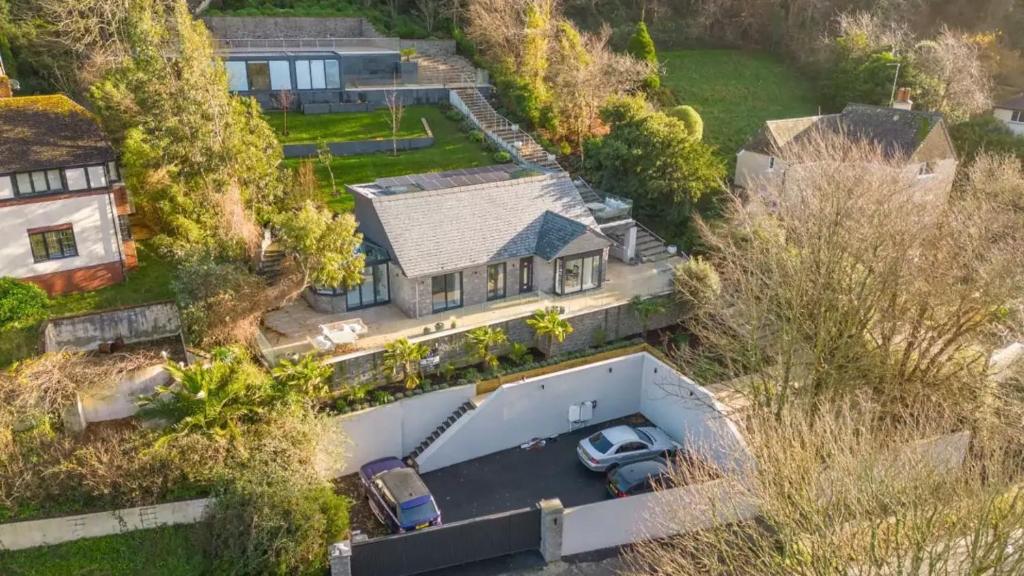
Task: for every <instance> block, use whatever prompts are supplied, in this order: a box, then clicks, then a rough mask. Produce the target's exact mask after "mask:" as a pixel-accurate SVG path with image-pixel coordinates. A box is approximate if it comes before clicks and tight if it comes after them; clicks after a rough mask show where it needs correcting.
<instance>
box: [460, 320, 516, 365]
mask: <svg viewBox="0 0 1024 576" xmlns="http://www.w3.org/2000/svg"><path fill="white" fill-rule="evenodd" d="M506 342H508V337H506V336H505V331H504V330H502V329H501V328H491V327H490V326H481V327H479V328H474V329H472V330H470V331H469V332H467V333H466V345H467V346H468V348H469V349H470V351H472V353H473V355H474V356H476V357H477V359H479V360H480V362H482V363H483V365H484V366H486V367H487V368H490V369H491V370H494V369H495V368H497V367H498V357H497V356H495V355H494V349H495V348H496V347H498V346H501V345H502V344H504V343H506Z"/></svg>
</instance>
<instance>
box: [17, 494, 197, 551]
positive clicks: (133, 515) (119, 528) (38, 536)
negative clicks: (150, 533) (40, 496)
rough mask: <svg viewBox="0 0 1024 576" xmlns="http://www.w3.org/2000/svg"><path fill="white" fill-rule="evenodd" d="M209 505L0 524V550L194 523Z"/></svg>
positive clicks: (176, 504) (162, 506) (164, 506)
mask: <svg viewBox="0 0 1024 576" xmlns="http://www.w3.org/2000/svg"><path fill="white" fill-rule="evenodd" d="M208 506H209V500H207V499H205V498H204V499H201V500H188V501H184V502H173V503H170V504H157V505H155V506H141V507H138V508H125V509H122V510H114V511H110V512H97V513H95V514H82V515H80V516H65V517H62V518H49V519H46V520H30V521H28V522H15V523H13V524H0V550H22V549H24V548H34V547H36V546H49V545H52V544H60V543H62V542H71V541H73V540H79V539H81V538H95V537H98V536H108V535H111V534H121V533H124V532H133V531H135V530H143V529H146V528H156V527H159V526H173V525H176V524H194V523H196V522H198V521H199V520H201V519H202V517H203V514H205V513H206V509H207V507H208Z"/></svg>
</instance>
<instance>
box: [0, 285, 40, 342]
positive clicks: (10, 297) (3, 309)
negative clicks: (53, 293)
mask: <svg viewBox="0 0 1024 576" xmlns="http://www.w3.org/2000/svg"><path fill="white" fill-rule="evenodd" d="M49 305H50V299H49V298H48V297H47V295H46V292H44V291H43V289H42V288H40V287H38V286H36V285H35V284H31V283H29V282H22V281H20V280H15V279H14V278H0V330H6V329H9V328H21V327H24V326H30V325H32V324H34V323H36V322H38V321H39V320H42V319H43V318H44V317H45V316H46V307H47V306H49Z"/></svg>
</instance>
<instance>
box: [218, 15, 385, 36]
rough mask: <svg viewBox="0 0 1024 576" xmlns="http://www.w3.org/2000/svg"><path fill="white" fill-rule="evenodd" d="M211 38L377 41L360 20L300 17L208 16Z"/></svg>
mask: <svg viewBox="0 0 1024 576" xmlns="http://www.w3.org/2000/svg"><path fill="white" fill-rule="evenodd" d="M203 22H205V23H206V27H207V28H209V29H210V33H211V34H213V37H214V38H227V39H240V38H248V39H273V38H380V37H381V35H380V33H378V32H377V30H376V29H374V27H373V25H372V24H370V23H369V22H367V21H366V20H365V19H363V18H299V17H291V16H286V17H280V18H279V17H273V16H207V17H205V18H203Z"/></svg>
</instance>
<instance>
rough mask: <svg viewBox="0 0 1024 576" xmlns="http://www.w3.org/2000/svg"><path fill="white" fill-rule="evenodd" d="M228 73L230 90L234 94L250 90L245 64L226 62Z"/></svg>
mask: <svg viewBox="0 0 1024 576" xmlns="http://www.w3.org/2000/svg"><path fill="white" fill-rule="evenodd" d="M224 68H226V69H227V71H228V89H229V90H231V91H232V92H245V91H246V90H248V89H249V76H248V75H247V74H246V72H245V62H239V61H235V62H225V63H224Z"/></svg>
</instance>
